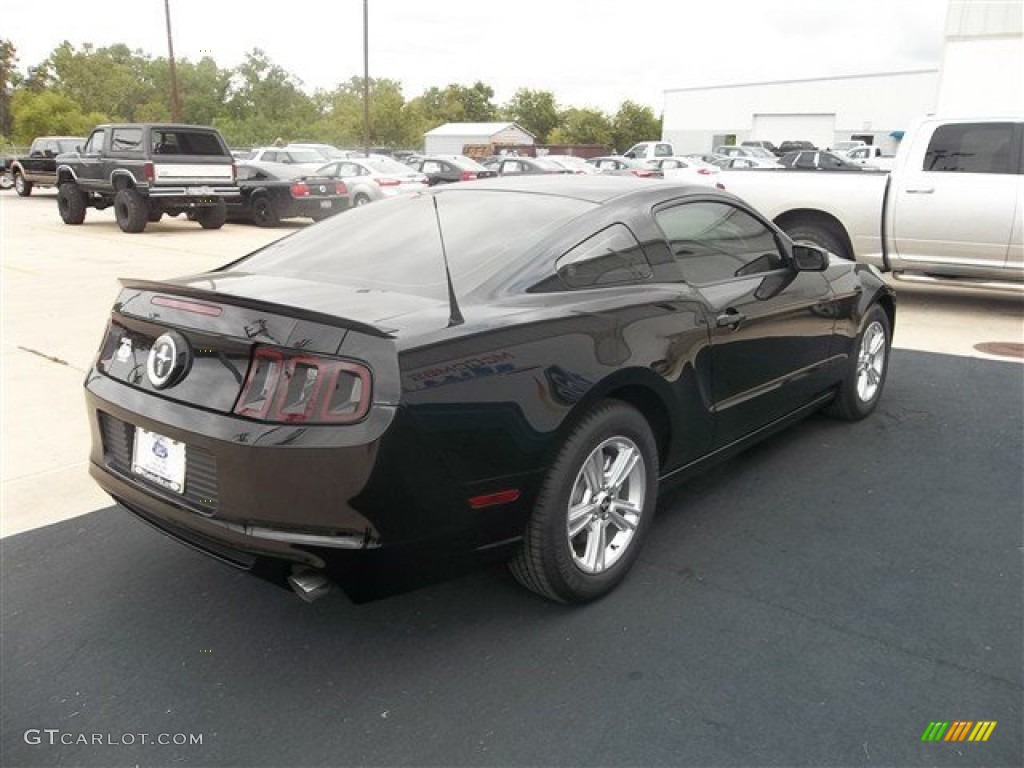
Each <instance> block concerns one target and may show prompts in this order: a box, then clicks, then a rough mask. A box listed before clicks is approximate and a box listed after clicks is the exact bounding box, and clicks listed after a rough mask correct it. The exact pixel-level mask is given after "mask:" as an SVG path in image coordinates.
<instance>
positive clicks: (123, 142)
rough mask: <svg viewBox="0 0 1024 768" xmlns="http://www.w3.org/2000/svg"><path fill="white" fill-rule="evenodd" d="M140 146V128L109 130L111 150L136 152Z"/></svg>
mask: <svg viewBox="0 0 1024 768" xmlns="http://www.w3.org/2000/svg"><path fill="white" fill-rule="evenodd" d="M141 148H142V129H141V128H115V129H114V130H113V131H111V133H110V151H111V152H138V151H139V150H140V149H141Z"/></svg>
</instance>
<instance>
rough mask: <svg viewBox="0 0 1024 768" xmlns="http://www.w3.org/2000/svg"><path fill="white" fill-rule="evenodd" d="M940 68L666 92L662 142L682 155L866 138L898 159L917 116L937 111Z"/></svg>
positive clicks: (819, 143) (821, 145)
mask: <svg viewBox="0 0 1024 768" xmlns="http://www.w3.org/2000/svg"><path fill="white" fill-rule="evenodd" d="M938 84H939V70H938V69H926V70H916V71H912V72H888V73H883V74H876V75H854V76H850V77H830V78H816V79H808V80H785V81H777V82H771V83H748V84H743V85H725V86H714V87H707V88H679V89H676V90H670V91H666V92H665V117H664V123H663V126H664V127H663V129H662V136H663V138H664V140H665V141H669V142H671V143H672V145H673V146H674V147H675V151H676V153H677V154H685V153H688V152H710V151H711V150H712V148H714V147H717V146H719V145H722V144H739V143H741V142H743V141H747V140H760V141H771V142H773V143H774V144H775V145H776V146H778V145H779V144H781V143H782V142H783V141H786V140H787V139H789V140H798V139H799V140H804V141H810V142H813V143H814V145H815V146H817V147H830V146H832V145H833V144H835V143H836V142H837V141H846V140H848V139H850V138H859V139H862V140H864V141H866V142H868V143H869V144H877V145H879V146H881V147H882V151H883V152H886V153H891V152H892V151H893V150H894V149H895V146H896V140H897V138H898V137H899V136H901V135H902V134H901V133H900V132H901V131H903V130H904V129H906V127H907V125H908V124H909V123H910V122H911V120H913V119H914V118H916V117H921V116H922V115H925V114H927V113H928V112H931V111H933V110H934V108H935V94H936V92H937V90H938Z"/></svg>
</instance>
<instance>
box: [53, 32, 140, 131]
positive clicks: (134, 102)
mask: <svg viewBox="0 0 1024 768" xmlns="http://www.w3.org/2000/svg"><path fill="white" fill-rule="evenodd" d="M44 67H45V68H46V71H47V73H48V75H49V80H50V87H51V88H53V89H54V90H56V91H57V92H58V93H62V94H64V95H66V96H68V97H70V98H71V99H73V100H74V101H75V102H77V103H78V104H80V105H82V106H83V107H84V108H85V109H88V110H95V111H97V112H102V113H104V114H107V115H110V116H111V117H112V118H114V119H118V120H126V121H134V120H137V119H138V117H137V111H138V109H139V108H140V107H141V106H142V105H143V104H147V103H150V102H152V101H154V99H155V98H156V89H155V86H154V84H153V80H152V77H151V74H152V68H151V63H150V57H148V56H147V55H146V54H144V53H143V52H142V51H131V50H130V49H129V48H128V46H126V45H123V44H120V43H119V44H117V45H112V46H109V47H107V48H98V49H94V48H93V46H92V45H90V44H88V43H86V44H85V45H83V46H82V49H81V50H78V49H76V48H75V47H74V46H73V45H71V43H68V42H63V43H61V44H60V45H59V46H57V48H56V49H54V51H53V53H51V54H50V56H49V58H48V59H47V60H46V61H45V62H44Z"/></svg>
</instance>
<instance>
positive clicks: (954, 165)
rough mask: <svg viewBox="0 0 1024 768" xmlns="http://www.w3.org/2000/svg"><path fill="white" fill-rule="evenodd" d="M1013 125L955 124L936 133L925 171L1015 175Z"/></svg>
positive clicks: (925, 158) (931, 143)
mask: <svg viewBox="0 0 1024 768" xmlns="http://www.w3.org/2000/svg"><path fill="white" fill-rule="evenodd" d="M1012 157H1013V123H962V124H961V123H954V124H952V125H943V126H940V127H939V128H936V129H935V133H934V134H933V135H932V139H931V142H930V143H929V144H928V152H927V154H925V156H924V170H926V171H942V172H946V173H1014V172H1015V170H1016V169H1015V168H1014V167H1013V163H1012Z"/></svg>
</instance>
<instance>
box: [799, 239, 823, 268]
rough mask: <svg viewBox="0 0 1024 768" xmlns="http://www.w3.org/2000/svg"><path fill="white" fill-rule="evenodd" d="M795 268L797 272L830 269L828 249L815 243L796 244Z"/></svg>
mask: <svg viewBox="0 0 1024 768" xmlns="http://www.w3.org/2000/svg"><path fill="white" fill-rule="evenodd" d="M793 269H795V270H796V271H797V272H824V271H825V270H826V269H828V251H825V250H822V249H821V248H817V247H815V246H813V245H794V246H793Z"/></svg>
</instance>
